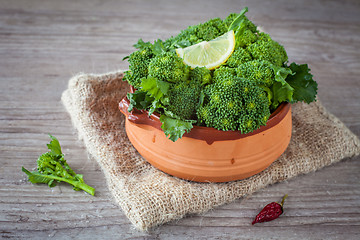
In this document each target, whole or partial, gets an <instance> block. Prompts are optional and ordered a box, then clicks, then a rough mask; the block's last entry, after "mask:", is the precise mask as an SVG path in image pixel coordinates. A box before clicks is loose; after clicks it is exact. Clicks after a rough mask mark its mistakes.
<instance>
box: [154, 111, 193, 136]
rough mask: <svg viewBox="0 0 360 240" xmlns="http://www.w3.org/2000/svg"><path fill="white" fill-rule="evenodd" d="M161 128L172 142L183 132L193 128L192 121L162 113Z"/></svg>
mask: <svg viewBox="0 0 360 240" xmlns="http://www.w3.org/2000/svg"><path fill="white" fill-rule="evenodd" d="M160 122H161V123H162V125H161V128H162V130H164V133H165V135H166V136H168V137H169V139H170V140H171V141H173V142H175V141H176V140H178V139H179V138H181V137H182V136H183V135H184V133H185V132H190V130H191V129H192V128H193V121H183V120H180V119H176V118H172V117H168V116H166V115H164V114H161V116H160Z"/></svg>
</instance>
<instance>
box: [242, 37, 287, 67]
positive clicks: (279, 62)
mask: <svg viewBox="0 0 360 240" xmlns="http://www.w3.org/2000/svg"><path fill="white" fill-rule="evenodd" d="M246 49H247V50H248V51H249V52H250V54H251V56H252V57H253V59H258V60H266V61H269V62H271V63H272V64H274V65H276V66H279V67H281V66H283V65H284V63H285V62H287V60H288V56H287V53H286V51H285V49H284V47H283V46H281V45H280V44H279V43H278V42H275V41H274V40H272V39H271V38H270V36H269V35H268V34H265V33H260V34H259V37H258V40H257V41H256V42H254V43H252V44H250V45H249V46H248V47H247V48H246Z"/></svg>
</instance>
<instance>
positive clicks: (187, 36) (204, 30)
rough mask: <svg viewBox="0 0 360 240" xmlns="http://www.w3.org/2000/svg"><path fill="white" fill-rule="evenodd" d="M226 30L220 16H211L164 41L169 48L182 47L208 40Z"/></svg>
mask: <svg viewBox="0 0 360 240" xmlns="http://www.w3.org/2000/svg"><path fill="white" fill-rule="evenodd" d="M227 31H228V29H227V26H226V24H225V23H224V22H223V21H222V20H221V19H220V18H213V19H210V20H209V21H207V22H204V23H200V24H198V25H194V26H189V27H188V28H186V29H185V30H182V31H181V32H180V34H178V35H177V36H175V37H171V38H169V39H167V40H166V41H165V45H166V46H169V49H176V48H184V47H188V46H191V45H194V44H196V43H199V42H202V41H210V40H212V39H214V38H217V37H219V36H221V35H223V34H224V33H226V32H227Z"/></svg>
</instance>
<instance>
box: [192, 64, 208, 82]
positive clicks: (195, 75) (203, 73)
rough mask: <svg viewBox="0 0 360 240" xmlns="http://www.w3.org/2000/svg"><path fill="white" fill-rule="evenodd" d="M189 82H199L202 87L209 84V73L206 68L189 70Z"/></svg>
mask: <svg viewBox="0 0 360 240" xmlns="http://www.w3.org/2000/svg"><path fill="white" fill-rule="evenodd" d="M190 81H195V82H200V83H201V84H202V85H205V84H208V83H210V82H211V71H210V70H209V69H207V68H206V67H196V68H194V69H192V70H190Z"/></svg>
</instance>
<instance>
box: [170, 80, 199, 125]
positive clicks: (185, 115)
mask: <svg viewBox="0 0 360 240" xmlns="http://www.w3.org/2000/svg"><path fill="white" fill-rule="evenodd" d="M201 84H202V82H201V81H195V80H194V81H182V82H178V83H176V84H173V85H172V87H171V88H170V89H169V93H168V97H169V105H166V109H167V110H168V111H170V112H172V113H173V114H175V115H176V116H178V117H179V118H180V119H181V120H194V119H196V109H197V107H198V105H199V98H200V93H201Z"/></svg>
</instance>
